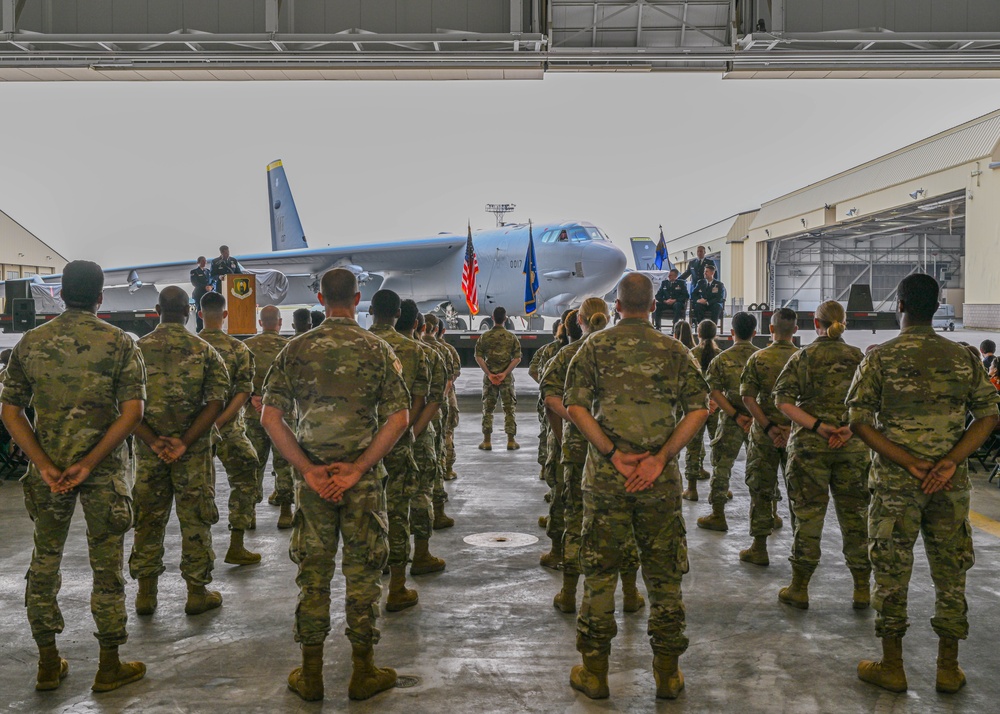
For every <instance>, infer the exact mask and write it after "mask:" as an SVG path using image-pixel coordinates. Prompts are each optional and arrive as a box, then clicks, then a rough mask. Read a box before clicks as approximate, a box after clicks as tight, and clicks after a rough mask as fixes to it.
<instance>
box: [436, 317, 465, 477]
mask: <svg viewBox="0 0 1000 714" xmlns="http://www.w3.org/2000/svg"><path fill="white" fill-rule="evenodd" d="M444 333H445V324H444V320H441V321H440V322H439V323H438V332H437V341H438V342H439V343H440V344H441V345H442V346H443V347H444V348H445V349H446V350H448V354H450V355H451V362H452V365H454V367H453V371H452V378H451V389H449V390H448V397H447V398H448V420H447V422H445V425H444V428H445V432H444V448H445V454H444V480H445V481H454V480H455V479H457V478H458V474H457V473H455V429H457V428H458V414H459V412H458V394H457V393H456V392H455V384H456V382H457V380H458V377H459V375H461V374H462V358H461V356H460V355H459V354H458V350H457V349H455V347H454V345H451V344H449V343H448V342H446V341H445V339H444Z"/></svg>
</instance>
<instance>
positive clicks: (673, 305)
mask: <svg viewBox="0 0 1000 714" xmlns="http://www.w3.org/2000/svg"><path fill="white" fill-rule="evenodd" d="M687 303H688V289H687V284H686V283H685V282H684V281H683V280H680V279H679V278H678V277H677V269H676V268H675V269H673V270H671V271H670V272H669V273H668V274H667V279H666V280H664V281H663V282H662V283H660V289H659V290H657V291H656V310H655V311H654V312H653V323H654V324H655V325H656V329H657V330H659V329H660V326H661V324H660V323H661V321H662V319H663V315H670V317H671V324H673V325H676V324H677V323H678V322H680V321H681V320H683V319H684V317H685V315H686V314H687Z"/></svg>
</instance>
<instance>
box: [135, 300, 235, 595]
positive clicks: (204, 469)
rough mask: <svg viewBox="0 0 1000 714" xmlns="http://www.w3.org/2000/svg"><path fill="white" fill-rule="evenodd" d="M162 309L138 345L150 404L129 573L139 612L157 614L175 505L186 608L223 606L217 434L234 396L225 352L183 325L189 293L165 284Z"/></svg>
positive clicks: (142, 432) (139, 455)
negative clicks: (212, 586) (216, 529)
mask: <svg viewBox="0 0 1000 714" xmlns="http://www.w3.org/2000/svg"><path fill="white" fill-rule="evenodd" d="M156 307H157V312H159V313H160V324H159V325H157V327H156V329H155V330H153V331H152V332H151V333H150V334H148V335H146V336H145V337H143V338H142V339H140V340H139V342H138V345H139V349H140V350H142V356H143V359H144V360H145V362H146V369H147V372H148V376H147V387H146V389H147V394H148V401H147V403H146V414H145V417H144V418H143V421H142V423H141V424H140V425H139V426H138V427H137V428H136V430H135V433H136V436H138V437H139V440H137V442H136V453H135V456H136V482H135V505H136V523H135V542H134V544H133V546H132V554H131V555H130V556H129V561H128V564H129V572H130V573H131V575H132V577H133V578H135V579H137V580H138V581H139V594H138V596H137V597H136V599H135V611H136V613H137V614H139V615H152V614H153V612H154V611H155V610H156V605H157V599H156V595H157V579H158V578H159V577H160V575H161V574H162V573H163V572H164V571H165V570H166V568H164V566H163V553H164V551H163V535H164V532H165V531H166V527H167V521H168V520H169V519H170V509H171V506H172V502H176V504H177V520H178V521H180V524H181V576H182V577H183V578H184V580H185V581H187V589H188V598H187V603H186V604H185V607H184V611H185V612H186V613H187V614H188V615H198V614H201V613H203V612H206V611H208V610H212V609H214V608H217V607H219V606H220V605H221V604H222V595H221V594H219V593H218V592H215V591H212V592H209V591H208V590H207V589H206V587H205V586H206V585H208V584H209V583H210V582H212V568H213V567H214V565H215V553H214V552H213V551H212V526H213V525H214V524H216V523H218V522H219V509H218V508H217V507H216V505H215V469H214V468H213V466H212V444H211V438H210V432H211V429H212V425H213V424H214V423H215V420H216V418H217V417H218V416H219V414H220V413H221V412H222V408H223V405H224V404H225V400H226V395H227V394H228V393H229V375H228V373H227V372H226V365H225V363H224V362H223V361H222V357H220V356H219V353H218V352H216V351H215V349H214V348H213V347H212V346H211V345H209V344H208V343H207V342H205V341H204V340H202V339H200V338H198V337H196V336H195V335H192V334H191V333H190V332H188V331H187V328H185V327H184V325H185V324H186V323H187V320H188V314H189V312H190V307H189V306H188V296H187V293H186V292H184V291H183V290H181V289H180V288H175V287H169V288H164V289H163V290H162V291H161V292H160V298H159V304H158V305H157V306H156ZM140 440H141V443H140Z"/></svg>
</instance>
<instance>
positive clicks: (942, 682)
mask: <svg viewBox="0 0 1000 714" xmlns="http://www.w3.org/2000/svg"><path fill="white" fill-rule="evenodd" d="M964 686H965V672H963V671H962V668H961V667H959V666H958V640H957V639H955V638H954V637H942V638H941V639H940V640H939V641H938V658H937V684H936V687H935V688H936V689H937V690H938V691H939V692H943V693H944V694H954V693H955V692H957V691H958V690H959V689H961V688H962V687H964Z"/></svg>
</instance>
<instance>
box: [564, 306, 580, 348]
mask: <svg viewBox="0 0 1000 714" xmlns="http://www.w3.org/2000/svg"><path fill="white" fill-rule="evenodd" d="M579 314H580V311H579V310H570V311H569V314H568V315H567V316H566V319H565V320H563V329H564V330H565V331H566V334H567V335H569V339H570V341H572V342H576V341H577V340H578V339H580V338H581V337H583V327H582V326H581V325H580V320H579V319H578V316H579Z"/></svg>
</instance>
